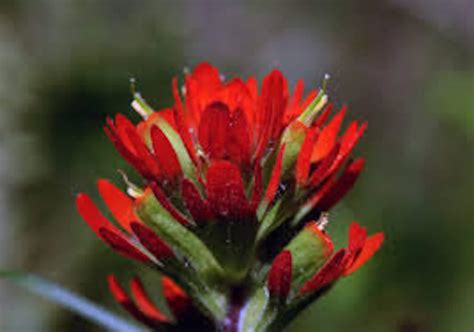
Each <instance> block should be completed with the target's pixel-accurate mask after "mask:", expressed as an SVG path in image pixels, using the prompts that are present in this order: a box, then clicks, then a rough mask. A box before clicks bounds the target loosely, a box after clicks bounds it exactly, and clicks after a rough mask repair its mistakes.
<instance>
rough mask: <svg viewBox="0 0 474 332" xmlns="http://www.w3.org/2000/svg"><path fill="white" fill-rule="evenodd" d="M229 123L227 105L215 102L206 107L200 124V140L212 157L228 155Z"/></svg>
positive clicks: (219, 157) (218, 157)
mask: <svg viewBox="0 0 474 332" xmlns="http://www.w3.org/2000/svg"><path fill="white" fill-rule="evenodd" d="M229 125H230V116H229V109H228V107H227V105H225V104H223V103H220V102H215V103H212V104H210V105H209V106H207V107H206V109H205V110H204V113H203V115H202V118H201V123H200V124H199V142H200V143H201V146H202V147H203V149H204V151H205V152H206V153H208V154H209V157H210V158H211V159H223V158H225V157H226V143H227V134H228V131H229Z"/></svg>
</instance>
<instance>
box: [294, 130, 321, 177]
mask: <svg viewBox="0 0 474 332" xmlns="http://www.w3.org/2000/svg"><path fill="white" fill-rule="evenodd" d="M318 135H319V129H318V128H317V127H315V128H314V129H311V130H309V131H308V133H307V134H306V137H305V139H304V141H303V144H302V145H301V150H300V152H299V154H298V158H297V159H296V174H295V177H296V183H297V184H298V185H300V186H303V185H305V184H306V181H307V179H308V175H309V169H310V166H311V153H312V152H313V146H314V143H315V142H316V140H317V138H318Z"/></svg>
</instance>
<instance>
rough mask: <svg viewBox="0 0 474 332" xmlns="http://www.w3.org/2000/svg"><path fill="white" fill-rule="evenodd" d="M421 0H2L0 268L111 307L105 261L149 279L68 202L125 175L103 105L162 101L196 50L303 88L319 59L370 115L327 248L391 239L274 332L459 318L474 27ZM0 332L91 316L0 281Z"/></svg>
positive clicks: (465, 308) (464, 282) (473, 178)
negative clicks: (134, 97) (137, 96)
mask: <svg viewBox="0 0 474 332" xmlns="http://www.w3.org/2000/svg"><path fill="white" fill-rule="evenodd" d="M430 4H431V3H430V1H416V6H415V5H411V4H410V3H409V2H406V1H389V0H385V1H375V0H374V1H346V2H343V1H334V2H320V3H317V2H314V3H312V2H309V1H304V0H301V1H283V0H280V1H276V2H272V5H271V6H270V5H269V4H268V3H265V2H259V1H235V2H230V1H223V2H217V1H204V0H203V1H198V0H196V1H188V2H185V1H177V2H175V1H171V0H170V1H167V0H161V1H125V0H120V1H92V0H91V1H73V0H69V1H55V0H38V1H35V0H29V1H28V0H9V1H2V2H1V3H0V59H1V60H2V61H1V64H0V70H1V72H2V75H0V100H1V101H2V103H1V105H0V115H1V117H0V130H1V132H0V163H1V165H2V167H1V168H0V198H2V200H1V204H0V217H1V218H0V233H1V234H2V237H1V238H2V242H1V244H0V262H1V264H2V265H5V266H8V267H16V268H21V269H23V270H28V271H31V272H35V273H39V274H41V275H43V276H46V277H48V278H50V279H53V280H56V281H58V282H60V283H62V284H64V285H66V286H67V287H68V288H71V289H74V290H75V291H76V292H78V293H81V294H83V295H85V296H86V297H88V298H90V299H93V300H95V301H96V302H98V303H102V304H105V305H106V306H108V307H109V308H111V309H113V310H117V311H119V309H118V308H117V307H116V306H114V305H113V304H112V301H111V297H110V296H109V294H108V290H107V288H106V284H105V280H104V279H105V276H106V275H107V274H108V273H111V272H113V273H115V274H117V275H118V276H119V277H121V278H126V277H129V276H131V275H133V274H137V273H138V274H140V275H144V276H145V277H144V279H145V281H146V282H147V285H150V286H153V285H157V284H158V283H157V278H156V276H153V274H150V271H147V270H145V269H143V268H139V267H138V266H137V265H135V264H133V263H130V262H129V261H126V260H124V259H122V258H120V257H117V255H115V254H113V253H111V252H110V251H109V250H108V249H107V248H106V247H105V246H104V245H103V244H102V243H101V242H100V241H99V240H98V239H97V238H96V237H95V236H94V235H93V234H92V232H90V230H89V229H87V227H86V226H85V224H84V223H83V222H82V221H81V220H80V219H79V217H78V216H77V214H76V211H75V208H74V202H73V201H74V194H75V193H77V192H78V191H87V192H89V193H91V194H93V196H94V195H95V194H96V191H95V188H94V181H95V179H96V178H98V177H106V178H111V179H113V180H114V181H115V182H116V183H118V184H120V183H122V182H121V179H120V176H119V174H118V173H117V169H124V170H126V171H127V172H128V173H129V174H133V172H132V171H131V170H130V168H129V167H128V166H127V165H126V164H125V163H124V162H123V161H122V160H121V159H120V158H119V156H118V154H117V153H116V152H115V151H114V149H113V147H112V145H111V144H110V143H109V142H108V140H107V139H106V137H105V135H104V134H103V132H102V129H101V128H102V126H103V123H104V120H105V117H106V116H107V115H113V114H115V113H117V112H123V113H128V114H129V115H130V116H131V117H132V118H133V117H135V119H137V118H136V116H135V115H132V113H131V111H130V107H129V103H130V93H129V79H130V78H131V77H136V78H137V80H138V87H139V89H140V90H141V92H142V93H143V95H144V96H145V97H146V98H147V99H148V100H149V101H150V102H151V103H152V104H153V105H154V106H155V107H157V108H159V107H163V106H166V105H169V103H170V100H171V90H170V82H171V77H172V76H173V75H177V74H180V73H181V72H182V70H183V68H185V67H187V66H190V65H192V64H195V63H197V62H199V61H201V60H208V61H211V62H212V63H214V64H215V65H217V66H219V67H220V68H222V70H223V71H224V73H226V74H227V75H228V76H232V75H233V74H242V75H248V74H251V73H254V72H255V73H257V74H258V75H259V76H260V77H261V75H262V74H263V73H265V72H266V71H268V70H269V69H271V68H272V67H273V66H275V65H277V66H279V67H281V68H282V69H283V71H284V72H285V74H286V75H287V76H288V77H289V78H290V80H291V81H292V82H294V81H295V80H296V79H297V78H299V77H300V76H302V77H304V78H305V80H306V82H307V84H308V86H309V85H315V84H316V83H315V82H319V81H320V79H321V77H322V74H323V73H324V72H326V71H328V72H330V73H331V74H332V77H333V79H332V80H331V82H330V91H331V92H332V94H333V96H334V97H333V98H334V100H335V101H336V104H338V105H340V104H342V103H348V104H349V105H350V109H351V115H352V117H354V118H357V119H364V118H367V119H368V120H369V131H368V134H367V135H366V136H365V139H364V140H363V142H362V144H361V147H360V148H359V151H360V153H361V154H362V155H364V156H365V157H366V158H367V169H366V171H365V173H364V176H363V177H362V178H361V180H360V181H359V182H358V184H357V186H356V188H355V189H354V191H353V192H352V193H351V194H350V195H349V196H348V198H347V200H346V201H345V203H344V204H342V205H340V206H338V207H337V208H336V209H335V210H334V211H333V212H332V214H331V216H330V218H331V224H330V228H329V231H330V232H331V233H332V234H334V237H335V238H336V243H337V244H339V245H340V246H342V245H344V244H345V241H346V235H345V233H346V230H347V227H348V225H349V222H350V221H351V220H352V219H357V220H359V221H360V222H361V223H362V224H365V225H367V226H368V228H369V230H370V231H371V232H374V231H376V230H378V229H383V230H384V231H385V232H386V234H387V237H388V241H387V243H386V245H385V247H384V249H383V251H382V252H381V253H380V254H378V255H377V256H376V257H375V258H374V259H373V260H372V261H371V262H370V264H367V266H366V267H364V268H363V269H362V270H361V271H360V272H359V273H357V274H355V275H354V276H351V277H350V278H349V279H346V280H342V281H341V282H340V283H339V284H338V285H337V287H335V289H334V290H333V291H332V292H331V293H330V295H328V296H327V297H325V298H324V299H323V300H322V301H320V302H319V303H317V304H315V305H313V306H312V307H311V308H310V309H308V310H307V311H306V312H305V313H304V314H303V316H302V317H300V319H298V320H297V321H295V323H294V324H292V325H291V327H290V328H289V330H290V331H312V330H315V329H318V330H321V331H324V330H327V331H346V330H351V331H470V330H472V328H473V326H474V306H473V305H472V294H473V292H474V278H472V275H473V273H474V265H473V264H472V263H471V261H472V258H471V252H472V250H473V249H474V248H473V245H472V237H473V236H474V223H473V221H474V220H473V218H472V216H473V215H474V207H473V204H472V200H473V197H474V190H473V188H474V175H473V173H472V170H473V169H474V136H473V133H474V118H473V114H474V107H473V106H474V79H473V77H474V75H473V73H474V67H473V59H474V56H473V55H474V54H473V53H474V52H473V44H472V42H471V41H472V40H474V39H473V34H474V31H471V30H469V29H464V28H463V26H462V25H461V26H460V25H459V24H457V23H456V22H463V20H465V21H468V20H469V12H470V11H469V2H468V1H467V2H463V1H458V2H456V5H450V6H449V8H439V6H431V5H430ZM446 6H447V5H446ZM453 6H457V7H456V8H457V9H458V10H456V11H454V10H448V9H452V7H453ZM462 6H465V8H464V7H462ZM420 8H421V10H420ZM444 9H446V11H443V10H444ZM471 9H472V8H471ZM436 10H438V11H439V10H441V11H442V12H441V13H439V12H436ZM463 15H464V16H463ZM439 17H441V18H442V20H440V19H438V18H439ZM455 23H456V24H455ZM3 197H5V199H3ZM95 197H97V195H95ZM4 234H8V236H4ZM148 288H151V289H152V287H148ZM159 292H160V290H159V289H156V298H157V299H158V300H159V301H162V299H161V298H160V296H159ZM0 330H2V331H19V330H20V331H37V330H52V331H56V330H57V331H64V330H67V331H76V330H77V331H95V330H98V328H97V327H95V326H92V325H91V324H90V323H88V322H85V321H83V320H81V319H79V318H78V317H76V316H74V315H72V314H70V313H68V312H66V311H64V310H61V309H59V308H57V307H55V306H54V305H51V304H49V303H47V302H45V301H42V300H38V299H36V298H34V296H30V295H25V294H24V293H23V292H22V291H21V290H16V289H10V288H9V287H8V286H7V285H5V284H3V283H2V284H0Z"/></svg>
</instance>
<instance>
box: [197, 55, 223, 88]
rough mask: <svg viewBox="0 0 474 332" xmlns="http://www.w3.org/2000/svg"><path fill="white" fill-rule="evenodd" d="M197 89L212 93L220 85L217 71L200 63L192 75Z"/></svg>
mask: <svg viewBox="0 0 474 332" xmlns="http://www.w3.org/2000/svg"><path fill="white" fill-rule="evenodd" d="M192 76H193V79H195V80H196V81H197V82H198V84H199V87H200V88H202V89H205V90H210V91H213V90H215V89H217V88H218V87H219V86H220V85H221V78H220V76H219V71H218V70H217V69H216V68H215V67H213V66H212V65H211V64H209V63H207V62H202V63H200V64H199V65H197V66H196V67H195V68H194V71H193V73H192Z"/></svg>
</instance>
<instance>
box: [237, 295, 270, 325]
mask: <svg viewBox="0 0 474 332" xmlns="http://www.w3.org/2000/svg"><path fill="white" fill-rule="evenodd" d="M269 299H270V296H269V294H268V290H267V288H266V287H261V288H257V289H256V290H255V291H254V292H253V294H252V295H251V296H250V298H249V300H248V302H247V304H246V306H245V307H244V308H243V309H242V313H241V315H240V319H241V326H242V331H264V329H257V327H260V326H261V325H262V324H261V323H262V322H263V321H267V320H268V318H269V317H265V316H266V315H267V316H268V314H269V313H267V309H268V305H269ZM264 325H268V324H264Z"/></svg>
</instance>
